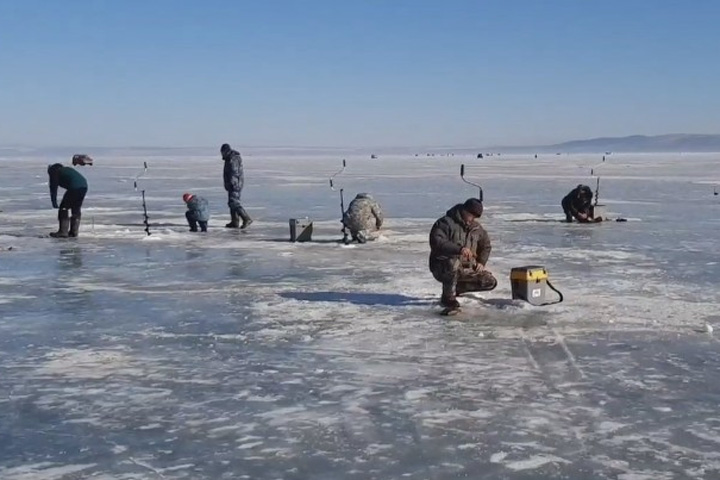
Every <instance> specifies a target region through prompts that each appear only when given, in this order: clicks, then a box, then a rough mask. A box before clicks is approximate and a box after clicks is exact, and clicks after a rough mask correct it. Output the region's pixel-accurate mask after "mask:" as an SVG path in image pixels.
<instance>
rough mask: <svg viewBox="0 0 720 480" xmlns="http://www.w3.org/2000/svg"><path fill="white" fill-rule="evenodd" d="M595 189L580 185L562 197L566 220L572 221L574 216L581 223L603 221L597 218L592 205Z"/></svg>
mask: <svg viewBox="0 0 720 480" xmlns="http://www.w3.org/2000/svg"><path fill="white" fill-rule="evenodd" d="M592 198H593V191H592V189H591V188H590V187H588V186H587V185H578V186H577V187H575V188H574V189H573V190H572V191H571V192H570V193H568V194H567V195H565V197H564V198H563V199H562V202H561V205H562V209H563V212H564V213H565V221H566V222H568V223H572V221H573V218H575V220H577V221H578V222H580V223H591V222H601V221H602V218H601V217H598V218H595V216H594V213H595V212H594V210H595V209H594V208H593V206H592Z"/></svg>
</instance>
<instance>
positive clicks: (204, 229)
mask: <svg viewBox="0 0 720 480" xmlns="http://www.w3.org/2000/svg"><path fill="white" fill-rule="evenodd" d="M198 224H200V231H201V232H207V222H198Z"/></svg>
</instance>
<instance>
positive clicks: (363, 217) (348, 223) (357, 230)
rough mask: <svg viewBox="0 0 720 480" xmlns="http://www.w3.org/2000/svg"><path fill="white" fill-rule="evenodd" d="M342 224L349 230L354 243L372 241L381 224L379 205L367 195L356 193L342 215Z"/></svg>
mask: <svg viewBox="0 0 720 480" xmlns="http://www.w3.org/2000/svg"><path fill="white" fill-rule="evenodd" d="M343 224H345V227H347V228H348V230H350V235H352V239H353V240H355V241H356V242H358V243H365V242H367V241H368V240H374V239H375V237H376V235H375V233H374V232H375V231H376V230H380V228H381V227H382V224H383V213H382V210H381V209H380V204H379V203H378V202H376V201H375V199H374V198H372V197H371V196H370V195H369V194H367V193H358V194H357V196H356V197H355V198H354V199H353V201H352V202H350V205H348V209H347V211H346V212H345V214H344V215H343Z"/></svg>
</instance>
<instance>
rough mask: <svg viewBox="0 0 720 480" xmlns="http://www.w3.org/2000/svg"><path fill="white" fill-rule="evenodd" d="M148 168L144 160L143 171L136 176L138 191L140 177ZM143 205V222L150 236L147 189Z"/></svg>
mask: <svg viewBox="0 0 720 480" xmlns="http://www.w3.org/2000/svg"><path fill="white" fill-rule="evenodd" d="M147 169H148V165H147V162H143V171H142V172H140V173H139V174H138V175H137V176H136V177H135V182H134V186H135V191H136V192H137V189H138V180H139V179H140V177H142V176H143V175H145V174H146V173H147ZM142 206H143V224H145V233H147V234H148V236H150V217H149V216H148V213H147V203H146V202H145V190H143V191H142Z"/></svg>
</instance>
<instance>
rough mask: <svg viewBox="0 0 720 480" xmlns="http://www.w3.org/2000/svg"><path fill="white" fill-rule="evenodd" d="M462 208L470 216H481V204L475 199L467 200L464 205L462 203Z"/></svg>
mask: <svg viewBox="0 0 720 480" xmlns="http://www.w3.org/2000/svg"><path fill="white" fill-rule="evenodd" d="M462 208H463V210H465V211H466V212H468V213H469V214H470V215H473V216H474V217H477V218H479V217H481V216H482V214H483V204H482V202H481V201H480V200H478V199H477V198H468V199H467V200H466V201H465V203H463V207H462Z"/></svg>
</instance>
